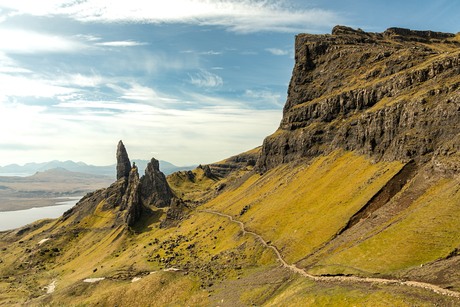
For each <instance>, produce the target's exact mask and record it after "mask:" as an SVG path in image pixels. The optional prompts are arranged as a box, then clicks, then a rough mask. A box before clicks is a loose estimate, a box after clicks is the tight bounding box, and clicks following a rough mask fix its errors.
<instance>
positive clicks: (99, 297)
mask: <svg viewBox="0 0 460 307" xmlns="http://www.w3.org/2000/svg"><path fill="white" fill-rule="evenodd" d="M103 205H104V202H101V203H100V204H99V205H98V206H97V208H96V209H95V211H94V212H93V213H92V214H90V215H88V216H86V217H85V218H83V219H82V220H81V221H80V222H79V223H77V224H72V223H71V222H70V221H71V220H72V218H70V219H68V220H66V221H62V220H59V221H56V222H52V223H50V224H47V225H45V226H43V228H42V229H41V230H42V231H40V230H37V231H34V232H32V233H30V234H28V235H26V236H24V238H23V239H24V240H25V241H22V240H21V241H22V242H23V243H19V242H15V243H13V244H11V246H9V247H8V249H7V250H5V251H0V259H2V261H3V262H2V264H1V265H0V273H1V275H2V276H12V277H11V279H7V280H2V283H0V289H4V290H5V291H2V293H0V302H2V303H4V302H10V303H12V302H14V303H23V302H25V301H26V300H28V299H30V298H32V297H38V296H40V295H43V294H45V292H46V291H45V290H44V288H45V287H46V286H47V285H49V284H50V283H51V282H53V281H56V283H57V284H56V291H55V293H53V294H52V295H45V296H44V297H42V298H40V299H39V300H38V301H37V304H41V303H51V302H53V304H54V305H56V306H57V305H60V304H61V305H62V304H64V305H69V304H73V303H76V302H80V303H81V304H82V305H86V304H88V305H94V303H95V302H100V303H103V304H109V305H110V304H112V302H114V301H113V298H114V297H115V298H119V299H120V302H126V304H131V303H135V302H139V303H140V304H141V303H142V305H144V303H145V302H150V305H155V302H165V303H164V304H163V303H162V304H161V305H168V304H169V303H167V302H170V303H171V304H172V305H182V304H185V302H187V304H192V305H196V304H198V303H199V302H201V300H202V298H203V297H204V296H206V297H207V290H205V289H204V290H202V289H199V290H197V288H199V287H200V286H203V285H204V286H205V287H207V286H208V285H211V284H213V283H216V282H221V281H222V280H228V279H230V280H231V279H236V278H240V277H242V276H244V274H246V273H245V272H246V271H247V270H248V269H249V270H253V269H263V268H265V267H272V266H274V265H276V258H275V255H274V253H273V251H272V250H270V249H267V248H265V247H264V246H263V245H262V244H261V243H260V242H259V241H258V240H257V239H256V238H254V237H253V236H251V235H249V234H246V235H243V233H242V231H241V229H240V228H239V226H238V225H236V224H234V223H231V222H230V221H229V220H228V219H226V218H224V217H220V216H215V215H212V214H209V213H203V212H195V213H193V214H192V215H191V216H190V218H189V219H187V220H185V221H183V222H182V223H181V224H179V226H178V227H175V228H168V229H161V228H159V223H158V222H156V223H154V224H151V225H149V227H146V229H145V230H144V231H143V232H140V233H135V232H133V231H132V230H129V229H128V228H126V227H125V226H118V227H111V226H112V225H113V223H114V220H115V216H116V214H117V211H116V209H115V210H102V207H103ZM50 225H51V226H52V227H51V226H50ZM56 225H60V226H61V227H62V228H55V227H56ZM140 231H142V230H140ZM43 238H49V240H48V241H46V242H44V243H42V244H41V245H38V242H39V241H40V240H41V239H43ZM2 244H3V242H2ZM191 246H193V247H192V248H191ZM55 247H57V248H59V250H60V252H59V253H58V254H55V255H53V256H49V253H46V254H45V256H39V253H40V251H41V250H52V249H53V248H55ZM26 249H31V250H32V252H27V251H26ZM157 255H158V256H157ZM30 256H33V257H32V258H30ZM40 257H41V258H40ZM168 257H169V258H170V257H173V259H172V260H171V261H170V262H168V263H165V262H161V261H159V259H161V258H168ZM29 258H30V259H29ZM29 260H30V261H37V260H40V265H43V269H40V270H38V268H34V267H29V268H27V266H26V267H25V268H21V269H20V270H18V269H17V266H18V264H19V263H21V262H24V261H29ZM168 267H175V268H179V269H182V271H180V272H170V273H167V272H162V269H165V268H168ZM149 272H157V273H158V274H159V275H158V276H163V275H162V274H166V273H167V274H172V275H173V276H176V275H177V276H183V275H184V274H183V272H188V273H190V274H189V275H187V276H183V278H178V277H177V276H176V277H174V278H173V277H171V278H169V277H167V278H166V277H164V276H163V277H164V278H166V280H167V282H166V283H165V282H162V283H163V284H164V285H162V288H164V289H165V290H164V292H165V293H169V291H172V292H174V291H177V289H181V288H182V289H183V290H184V292H183V293H180V294H177V295H176V296H171V295H169V297H168V298H163V300H161V299H158V298H155V297H156V296H155V295H156V294H155V295H150V296H149V295H147V294H146V293H144V296H143V297H138V296H140V295H141V294H140V293H141V292H140V291H141V288H142V287H141V286H140V285H142V284H143V283H144V281H143V280H144V278H146V280H152V282H154V283H155V282H156V281H155V280H156V279H155V277H150V276H148V277H145V274H148V273H149ZM120 275H123V277H121V278H120V277H119V276H120ZM138 275H141V276H143V279H142V280H141V281H140V282H139V283H131V282H130V281H131V278H132V277H133V276H138ZM165 276H166V275H165ZM167 276H169V275H167ZM95 277H106V278H109V280H104V281H102V282H100V283H101V285H102V286H99V284H87V283H84V282H83V280H84V279H86V278H95ZM163 277H162V279H164V278H163ZM113 278H115V279H113ZM169 281H171V282H169ZM145 287H147V288H148V287H150V286H145ZM152 287H153V286H152ZM174 289H175V290H174ZM172 292H171V293H172ZM121 293H124V295H123V297H121ZM203 293H205V294H203ZM194 297H196V300H195V299H194ZM198 305H199V304H198Z"/></svg>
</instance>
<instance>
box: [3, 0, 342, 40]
mask: <svg viewBox="0 0 460 307" xmlns="http://www.w3.org/2000/svg"><path fill="white" fill-rule="evenodd" d="M42 2H43V5H42ZM29 4H30V3H28V4H27V5H24V4H23V3H22V1H8V0H6V1H3V2H2V4H1V6H3V7H4V8H7V9H9V10H11V11H12V14H30V15H36V16H46V15H48V16H49V15H61V16H67V17H70V18H73V19H75V20H79V21H82V22H101V23H113V22H135V23H185V24H195V25H207V26H219V27H224V28H226V29H228V30H230V31H234V32H242V33H252V32H259V31H276V32H298V31H299V30H300V31H302V30H306V29H315V28H319V27H330V26H331V25H334V24H337V23H340V22H341V21H342V18H341V17H340V16H339V15H338V14H337V13H335V12H333V11H330V10H325V9H296V8H293V4H292V3H290V1H275V0H263V1H262V0H239V1H237V0H220V1H209V0H168V1H149V0H131V1H103V0H87V1H75V0H74V1H64V0H62V1H57V0H46V1H40V2H37V4H35V2H34V4H30V5H29ZM1 6H0V7H1Z"/></svg>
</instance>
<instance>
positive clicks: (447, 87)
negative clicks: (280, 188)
mask: <svg viewBox="0 0 460 307" xmlns="http://www.w3.org/2000/svg"><path fill="white" fill-rule="evenodd" d="M459 88H460V40H459V37H458V36H455V35H454V34H449V33H439V32H432V31H412V30H408V29H399V28H390V29H388V30H386V31H385V32H384V33H366V32H363V31H361V30H353V29H351V28H347V27H342V26H337V27H335V28H334V29H333V31H332V34H331V35H310V34H300V35H298V36H297V37H296V43H295V66H294V69H293V74H292V78H291V82H290V84H289V89H288V98H287V102H286V105H285V107H284V110H283V118H282V121H281V124H280V127H279V129H278V131H277V132H275V133H274V134H273V135H271V136H269V137H268V138H266V139H265V141H264V144H263V147H262V153H261V156H260V158H259V160H258V162H257V167H258V169H259V170H261V171H265V170H268V169H271V168H273V167H275V166H277V165H279V164H280V163H285V162H290V161H294V160H296V159H298V158H301V157H314V156H317V155H319V154H322V153H327V152H330V151H332V150H334V149H337V148H343V149H346V150H352V151H357V152H359V153H362V154H367V155H370V156H372V157H373V158H374V159H375V160H387V161H391V160H401V161H408V160H412V159H414V160H417V161H422V162H425V161H428V160H430V159H436V161H442V162H437V163H435V164H436V165H438V166H439V168H444V169H445V171H447V170H449V171H450V170H452V166H453V165H457V163H452V161H453V160H452V159H454V160H455V161H458V156H457V155H458V154H457V152H458V150H456V148H457V147H458V144H459V142H458V139H459V131H460V129H459V128H460V124H459V122H460V121H459V118H460V116H459V115H460V91H459ZM453 140H457V141H456V142H455V141H453ZM442 148H444V149H442ZM446 157H447V158H448V159H447V160H446ZM454 169H456V170H457V171H458V167H457V168H456V167H454Z"/></svg>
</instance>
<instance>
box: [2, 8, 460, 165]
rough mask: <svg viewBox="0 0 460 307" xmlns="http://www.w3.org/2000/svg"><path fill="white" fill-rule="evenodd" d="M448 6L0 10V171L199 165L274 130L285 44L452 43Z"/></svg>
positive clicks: (284, 81) (282, 90)
mask: <svg viewBox="0 0 460 307" xmlns="http://www.w3.org/2000/svg"><path fill="white" fill-rule="evenodd" d="M459 12H460V1H358V0H351V1H339V0H312V1H294V0H291V1H289V0H285V1H271V0H265V1H256V0H239V1H236V0H233V1H232V0H220V1H211V0H165V1H146V0H130V1H110V2H109V1H104V0H86V1H85V0H83V1H82V0H79V1H77V0H67V1H64V0H41V1H32V0H30V1H18V0H14V1H12V0H0V165H6V164H10V163H19V164H23V163H26V162H32V161H34V162H43V161H49V160H54V159H58V160H68V159H71V160H75V161H84V162H86V163H91V164H97V165H105V164H112V163H113V162H114V155H115V152H114V151H115V147H116V144H117V142H118V140H119V139H123V141H124V142H125V145H126V146H127V149H128V152H129V154H130V156H131V157H132V158H140V159H149V158H150V157H152V156H155V157H156V158H157V159H162V160H166V161H169V162H172V163H175V164H177V165H186V164H195V163H210V162H215V161H218V160H221V159H223V158H226V157H229V156H231V155H234V154H237V153H240V152H242V151H245V150H248V149H251V148H253V147H255V146H258V145H260V144H261V143H262V141H263V138H264V137H265V136H267V135H269V134H271V133H272V132H274V131H275V130H276V128H277V127H278V124H279V121H280V119H281V110H282V107H283V104H284V102H285V99H286V92H287V86H288V83H289V78H290V75H291V71H292V67H293V64H294V62H293V43H294V36H295V34H297V33H301V32H308V33H330V31H331V29H332V27H333V26H334V25H336V24H343V25H348V26H351V27H354V28H358V27H359V28H362V29H364V30H366V31H375V32H381V31H384V30H385V29H386V28H388V27H392V26H398V27H407V28H412V29H421V30H423V29H430V30H435V31H444V32H453V33H456V32H458V31H460V22H459V21H458V20H460V13H459Z"/></svg>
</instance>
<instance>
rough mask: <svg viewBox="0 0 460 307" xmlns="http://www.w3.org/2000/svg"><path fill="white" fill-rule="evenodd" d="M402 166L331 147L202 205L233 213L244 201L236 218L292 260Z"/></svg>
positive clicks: (324, 236)
mask: <svg viewBox="0 0 460 307" xmlns="http://www.w3.org/2000/svg"><path fill="white" fill-rule="evenodd" d="M402 166H403V165H402V164H401V163H399V162H391V163H387V162H380V163H372V162H371V161H370V160H369V159H367V158H365V157H364V156H359V155H356V154H354V153H352V152H343V151H336V152H334V153H332V154H330V155H328V156H323V157H318V158H316V159H314V160H313V161H311V163H310V164H308V165H297V166H295V167H293V166H292V165H282V166H280V167H277V168H276V169H274V170H271V171H270V172H268V173H267V174H265V175H263V176H260V175H253V176H252V177H251V178H249V179H248V180H247V181H246V182H245V183H244V184H243V185H241V186H240V187H239V188H237V189H235V190H233V191H229V192H226V193H224V194H222V195H220V196H218V197H217V198H215V199H213V200H212V201H210V202H209V203H208V204H206V205H205V207H207V208H210V209H213V210H217V211H222V212H225V213H228V214H231V215H234V216H238V215H239V213H240V212H241V210H242V209H243V208H244V207H246V206H249V210H247V212H246V213H244V214H243V215H242V216H241V217H238V219H240V220H241V221H243V222H244V223H245V224H246V226H247V227H248V228H249V229H251V230H254V231H255V232H257V233H259V234H261V235H262V236H263V237H264V238H265V239H266V240H267V241H272V242H273V243H274V245H276V246H277V247H278V248H279V249H280V250H281V252H282V254H283V256H284V257H286V260H288V261H289V262H296V261H298V260H300V259H302V258H303V257H305V256H306V255H308V254H309V253H311V252H312V251H314V250H315V249H316V248H318V247H319V246H321V245H322V244H323V243H325V242H327V241H329V240H330V239H331V238H332V237H333V236H334V235H336V234H337V232H339V231H340V230H341V229H342V228H343V227H344V226H345V225H346V224H347V222H348V220H349V219H350V217H351V216H353V215H354V214H355V213H356V212H357V211H359V210H360V209H361V208H362V207H363V206H364V205H365V204H366V203H367V202H368V201H369V200H370V199H371V198H372V196H374V195H375V194H376V193H377V192H378V191H379V190H380V189H381V188H382V187H383V186H384V185H385V184H386V183H387V182H388V180H389V179H391V178H392V177H393V176H394V175H395V174H396V173H397V172H398V171H399V170H400V169H401V167H402Z"/></svg>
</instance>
